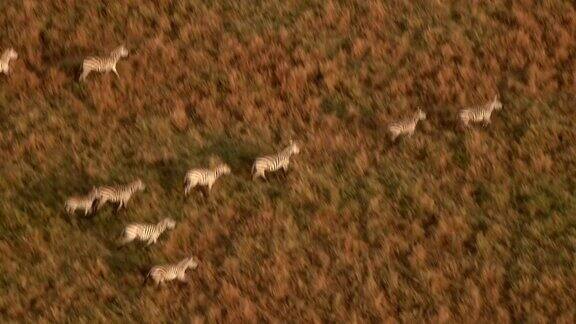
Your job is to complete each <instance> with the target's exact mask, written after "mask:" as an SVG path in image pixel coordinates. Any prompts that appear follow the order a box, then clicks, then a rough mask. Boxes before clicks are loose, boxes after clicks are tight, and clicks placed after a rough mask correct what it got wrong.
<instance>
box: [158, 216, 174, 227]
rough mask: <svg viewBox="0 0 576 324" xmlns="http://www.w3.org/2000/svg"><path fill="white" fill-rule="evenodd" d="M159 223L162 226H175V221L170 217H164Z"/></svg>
mask: <svg viewBox="0 0 576 324" xmlns="http://www.w3.org/2000/svg"><path fill="white" fill-rule="evenodd" d="M161 223H162V226H163V227H164V228H168V229H173V228H174V227H176V221H175V220H173V219H172V218H170V217H166V218H164V219H163V220H162V221H161Z"/></svg>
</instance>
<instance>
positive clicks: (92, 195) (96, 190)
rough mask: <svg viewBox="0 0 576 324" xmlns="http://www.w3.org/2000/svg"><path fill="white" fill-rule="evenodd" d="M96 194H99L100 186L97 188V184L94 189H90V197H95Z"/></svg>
mask: <svg viewBox="0 0 576 324" xmlns="http://www.w3.org/2000/svg"><path fill="white" fill-rule="evenodd" d="M96 196H98V188H96V186H92V189H90V192H89V193H88V197H90V198H92V199H95V198H96Z"/></svg>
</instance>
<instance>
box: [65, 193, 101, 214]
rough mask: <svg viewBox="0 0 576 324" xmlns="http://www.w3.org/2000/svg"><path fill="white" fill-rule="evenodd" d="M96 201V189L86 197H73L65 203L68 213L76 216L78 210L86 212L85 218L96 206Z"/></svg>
mask: <svg viewBox="0 0 576 324" xmlns="http://www.w3.org/2000/svg"><path fill="white" fill-rule="evenodd" d="M95 200H96V188H92V190H91V191H90V192H89V193H88V194H87V195H85V196H72V197H70V198H68V199H67V200H66V202H65V203H64V208H65V209H66V212H67V213H68V214H70V215H72V214H74V213H75V212H76V210H77V209H80V210H84V216H87V215H88V213H89V212H90V211H92V210H93V209H92V207H93V205H94V201H95Z"/></svg>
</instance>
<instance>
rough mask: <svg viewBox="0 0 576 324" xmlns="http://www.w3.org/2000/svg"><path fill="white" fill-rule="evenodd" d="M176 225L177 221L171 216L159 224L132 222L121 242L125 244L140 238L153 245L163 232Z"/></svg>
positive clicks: (123, 234)
mask: <svg viewBox="0 0 576 324" xmlns="http://www.w3.org/2000/svg"><path fill="white" fill-rule="evenodd" d="M174 227H176V221H174V220H173V219H172V218H169V217H167V218H164V219H163V220H161V221H159V222H158V223H157V224H138V223H134V224H130V225H128V226H126V228H125V229H124V232H123V233H122V240H121V241H120V244H121V245H124V244H127V243H130V242H132V241H134V240H135V239H138V240H140V241H148V245H151V244H154V243H156V241H157V240H158V237H160V235H162V233H164V232H165V231H166V230H168V229H173V228H174Z"/></svg>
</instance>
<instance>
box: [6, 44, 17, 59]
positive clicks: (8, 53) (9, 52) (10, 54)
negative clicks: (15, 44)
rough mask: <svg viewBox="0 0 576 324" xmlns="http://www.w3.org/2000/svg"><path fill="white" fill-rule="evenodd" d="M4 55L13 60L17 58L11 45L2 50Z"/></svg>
mask: <svg viewBox="0 0 576 324" xmlns="http://www.w3.org/2000/svg"><path fill="white" fill-rule="evenodd" d="M4 55H5V57H6V58H7V59H9V60H15V59H17V58H18V53H16V51H15V50H14V49H13V48H12V47H10V48H9V49H7V50H6V52H4Z"/></svg>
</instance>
